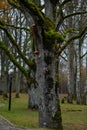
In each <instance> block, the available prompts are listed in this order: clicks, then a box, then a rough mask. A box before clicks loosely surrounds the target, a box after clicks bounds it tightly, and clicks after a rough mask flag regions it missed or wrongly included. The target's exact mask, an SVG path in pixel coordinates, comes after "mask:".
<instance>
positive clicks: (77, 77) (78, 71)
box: [76, 40, 81, 104]
mask: <svg viewBox="0 0 87 130" xmlns="http://www.w3.org/2000/svg"><path fill="white" fill-rule="evenodd" d="M76 53H77V76H76V102H77V104H80V103H81V99H80V96H81V94H80V76H81V75H80V50H79V41H78V40H76Z"/></svg>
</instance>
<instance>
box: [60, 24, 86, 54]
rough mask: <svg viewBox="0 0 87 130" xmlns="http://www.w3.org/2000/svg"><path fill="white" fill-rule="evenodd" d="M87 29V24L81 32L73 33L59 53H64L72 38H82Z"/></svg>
mask: <svg viewBox="0 0 87 130" xmlns="http://www.w3.org/2000/svg"><path fill="white" fill-rule="evenodd" d="M86 31H87V26H85V27H84V28H83V30H82V31H81V32H80V33H79V34H76V35H73V36H71V37H70V38H69V39H68V40H67V41H65V44H64V45H63V46H62V47H61V48H60V50H59V51H58V55H60V54H61V53H62V51H63V50H64V49H65V48H66V47H67V46H68V45H69V44H70V43H71V41H72V40H75V39H78V38H80V37H81V36H82V35H83V34H84V33H85V32H86Z"/></svg>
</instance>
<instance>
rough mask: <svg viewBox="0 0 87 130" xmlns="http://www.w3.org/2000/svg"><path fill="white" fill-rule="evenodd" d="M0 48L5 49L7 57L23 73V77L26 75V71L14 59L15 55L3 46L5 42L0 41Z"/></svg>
mask: <svg viewBox="0 0 87 130" xmlns="http://www.w3.org/2000/svg"><path fill="white" fill-rule="evenodd" d="M0 48H1V49H3V50H4V51H5V53H6V54H7V55H8V57H9V59H10V60H11V61H12V62H13V63H14V65H16V66H17V67H18V69H19V70H20V71H21V72H22V73H23V74H24V75H25V77H28V72H27V71H26V69H25V68H24V67H22V66H21V65H20V64H19V63H18V62H17V61H16V59H15V57H14V56H13V55H12V54H11V53H10V51H9V50H8V49H7V47H6V46H5V43H4V42H2V41H0Z"/></svg>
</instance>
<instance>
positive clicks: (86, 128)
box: [0, 93, 87, 130]
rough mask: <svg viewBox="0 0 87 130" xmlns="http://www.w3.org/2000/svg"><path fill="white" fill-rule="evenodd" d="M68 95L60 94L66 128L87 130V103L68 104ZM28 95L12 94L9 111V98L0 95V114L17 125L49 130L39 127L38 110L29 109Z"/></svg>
mask: <svg viewBox="0 0 87 130" xmlns="http://www.w3.org/2000/svg"><path fill="white" fill-rule="evenodd" d="M66 97H67V95H66V94H61V95H60V103H61V101H62V100H63V99H64V103H61V113H62V122H63V127H64V130H87V105H76V104H75V102H74V103H73V104H68V103H67V100H66ZM27 104H28V95H27V94H20V98H15V94H14V93H13V94H12V103H11V111H8V99H3V97H2V96H0V115H1V116H3V117H5V118H6V119H7V120H9V121H10V122H12V123H13V124H14V125H15V126H18V127H19V126H20V127H23V128H31V130H33V129H34V130H48V129H39V128H38V112H37V111H36V110H30V109H27V106H28V105H27Z"/></svg>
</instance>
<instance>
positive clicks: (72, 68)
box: [68, 44, 74, 103]
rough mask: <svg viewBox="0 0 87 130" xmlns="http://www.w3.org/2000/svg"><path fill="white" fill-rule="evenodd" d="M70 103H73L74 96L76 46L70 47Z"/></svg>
mask: <svg viewBox="0 0 87 130" xmlns="http://www.w3.org/2000/svg"><path fill="white" fill-rule="evenodd" d="M68 52H69V54H68V102H69V103H72V101H73V94H74V46H73V45H72V44H70V45H69V47H68Z"/></svg>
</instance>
